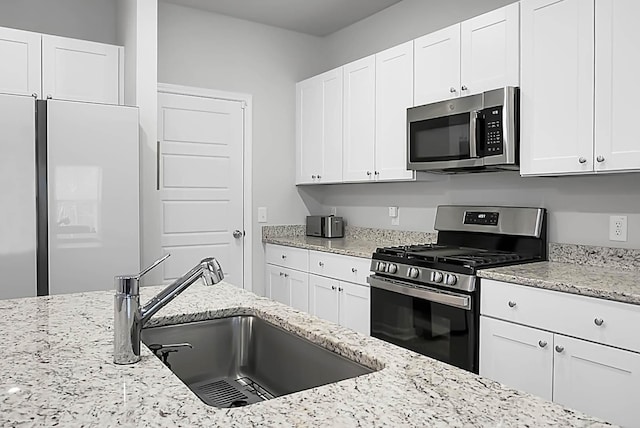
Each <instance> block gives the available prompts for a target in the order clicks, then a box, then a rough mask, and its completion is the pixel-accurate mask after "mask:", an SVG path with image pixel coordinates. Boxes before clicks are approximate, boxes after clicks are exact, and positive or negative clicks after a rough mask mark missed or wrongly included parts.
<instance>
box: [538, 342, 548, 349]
mask: <svg viewBox="0 0 640 428" xmlns="http://www.w3.org/2000/svg"><path fill="white" fill-rule="evenodd" d="M538 345H539V346H540V347H541V348H546V347H547V342H545V341H544V340H540V341H539V342H538Z"/></svg>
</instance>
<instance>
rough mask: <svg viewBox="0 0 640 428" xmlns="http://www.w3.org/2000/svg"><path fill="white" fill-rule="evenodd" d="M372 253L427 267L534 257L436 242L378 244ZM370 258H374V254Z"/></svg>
mask: <svg viewBox="0 0 640 428" xmlns="http://www.w3.org/2000/svg"><path fill="white" fill-rule="evenodd" d="M376 254H378V255H385V256H387V257H384V259H385V260H387V261H395V262H397V263H408V264H412V265H416V266H423V267H429V266H432V265H434V264H438V265H440V266H442V265H451V266H462V267H466V268H481V267H490V266H494V265H504V264H511V263H516V262H525V261H531V260H535V259H537V257H534V256H533V255H530V254H522V253H516V252H511V251H496V250H486V249H482V248H470V247H458V246H450V245H439V244H422V245H403V246H397V247H385V248H378V249H377V250H376ZM374 258H378V257H375V256H374Z"/></svg>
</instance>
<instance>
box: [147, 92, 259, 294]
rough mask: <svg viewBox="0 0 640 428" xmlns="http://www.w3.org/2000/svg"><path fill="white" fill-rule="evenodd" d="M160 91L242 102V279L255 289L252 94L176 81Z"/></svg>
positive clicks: (249, 288)
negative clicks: (175, 83)
mask: <svg viewBox="0 0 640 428" xmlns="http://www.w3.org/2000/svg"><path fill="white" fill-rule="evenodd" d="M158 93H163V94H174V95H187V96H191V97H201V98H213V99H219V100H225V101H235V102H239V103H241V105H242V109H243V112H244V114H243V128H244V129H243V136H244V138H243V146H244V147H243V150H242V153H243V162H242V168H243V183H242V194H243V196H242V205H243V207H242V218H243V220H242V227H243V228H244V245H243V248H242V254H243V281H242V288H243V289H245V290H249V291H253V281H252V279H253V278H252V271H253V263H252V261H253V258H252V253H253V234H252V233H251V213H252V212H253V209H252V197H251V195H252V193H251V149H252V147H253V144H252V137H253V132H252V128H253V127H252V111H253V96H252V95H251V94H245V93H241V92H228V91H220V90H217V89H207V88H198V87H195V86H183V85H173V84H169V83H158Z"/></svg>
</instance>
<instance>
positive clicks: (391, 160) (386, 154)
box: [374, 42, 415, 180]
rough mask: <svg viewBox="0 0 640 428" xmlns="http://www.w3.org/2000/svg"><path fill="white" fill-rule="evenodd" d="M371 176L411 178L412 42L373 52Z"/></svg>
mask: <svg viewBox="0 0 640 428" xmlns="http://www.w3.org/2000/svg"><path fill="white" fill-rule="evenodd" d="M375 104H376V120H375V122H376V128H375V133H376V134H375V142H376V143H375V168H374V177H375V178H376V179H379V180H397V179H404V180H411V179H412V178H413V177H414V174H415V173H414V172H413V171H408V170H407V108H409V107H412V106H413V42H407V43H404V44H402V45H400V46H396V47H393V48H391V49H387V50H386V51H384V52H380V53H378V54H376V102H375Z"/></svg>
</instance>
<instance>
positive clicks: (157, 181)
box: [156, 140, 160, 190]
mask: <svg viewBox="0 0 640 428" xmlns="http://www.w3.org/2000/svg"><path fill="white" fill-rule="evenodd" d="M156 190H160V140H158V145H157V146H156Z"/></svg>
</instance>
